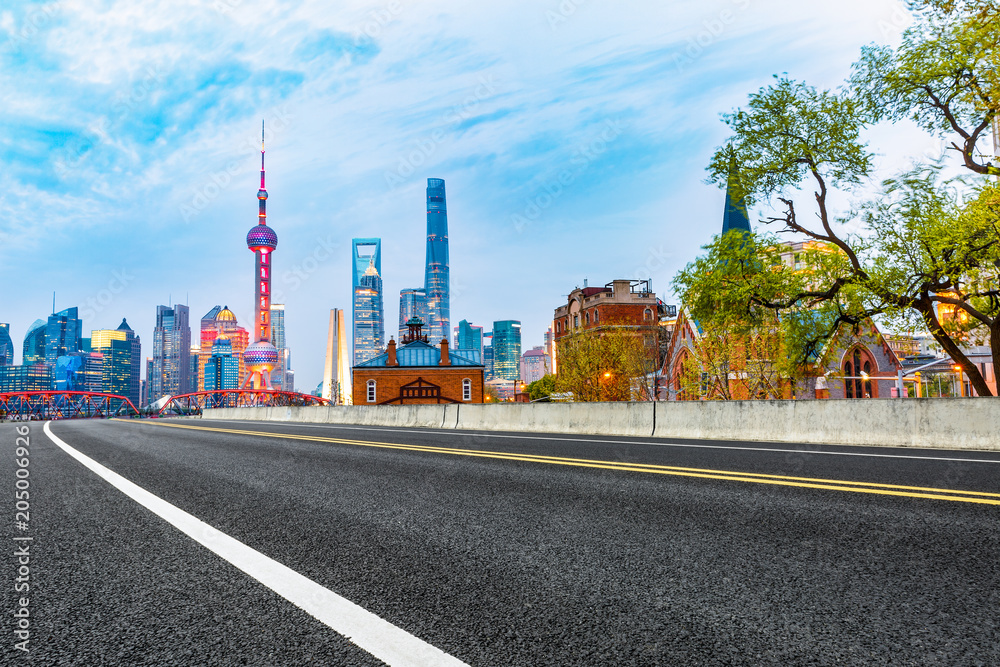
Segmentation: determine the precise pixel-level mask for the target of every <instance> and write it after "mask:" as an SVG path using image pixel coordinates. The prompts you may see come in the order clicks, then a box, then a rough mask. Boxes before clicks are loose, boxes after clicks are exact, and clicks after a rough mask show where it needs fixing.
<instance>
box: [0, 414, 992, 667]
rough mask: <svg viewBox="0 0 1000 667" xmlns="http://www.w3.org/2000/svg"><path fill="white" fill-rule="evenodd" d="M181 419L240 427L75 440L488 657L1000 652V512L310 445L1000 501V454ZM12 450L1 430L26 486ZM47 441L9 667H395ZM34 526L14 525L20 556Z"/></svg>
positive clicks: (773, 659) (695, 658)
mask: <svg viewBox="0 0 1000 667" xmlns="http://www.w3.org/2000/svg"><path fill="white" fill-rule="evenodd" d="M171 423H173V424H183V425H189V426H197V427H211V428H217V429H222V431H205V430H192V429H182V428H175V427H169V426H162V425H156V424H153V423H148V422H147V423H138V422H107V421H78V422H55V423H53V424H52V429H53V432H54V433H55V434H56V435H58V436H59V437H61V438H62V439H64V440H65V441H66V442H67V443H68V444H70V445H72V446H73V447H75V448H76V449H78V450H80V451H81V452H83V453H84V454H86V455H88V456H90V457H92V458H94V459H95V460H97V461H98V462H100V463H102V464H103V465H105V466H107V467H109V468H110V469H111V470H114V471H115V472H117V473H119V474H121V475H123V476H124V477H126V478H127V479H129V480H131V481H133V482H135V483H136V484H138V485H140V486H142V487H143V488H145V489H146V490H148V491H150V492H151V493H153V494H155V495H157V496H159V497H161V498H163V499H165V500H167V501H169V502H170V503H173V504H174V505H176V506H178V507H179V508H181V509H183V510H185V511H187V512H190V513H191V514H193V515H195V516H197V517H198V518H200V519H202V520H204V521H205V522H207V523H209V524H210V525H212V526H214V527H215V528H217V529H218V530H220V531H222V532H224V533H227V534H229V535H230V536H232V537H234V538H236V539H238V540H240V541H242V542H243V543H245V544H247V545H249V546H250V547H252V548H254V549H256V550H258V551H260V552H262V553H264V554H266V555H267V556H269V557H271V558H274V559H275V560H277V561H279V562H280V563H283V564H284V565H287V566H288V567H290V568H292V569H294V570H296V571H297V572H299V573H301V574H303V575H305V576H307V577H309V578H310V579H312V580H314V581H316V582H317V583H320V584H321V585H323V586H325V587H327V588H329V589H330V590H332V591H334V592H336V593H338V594H340V595H342V596H344V597H346V598H347V599H349V600H352V601H353V602H355V603H357V604H359V605H361V606H362V607H364V608H365V609H367V610H369V611H371V612H373V613H375V614H377V615H378V616H380V617H381V618H383V619H385V620H387V621H389V622H391V623H393V624H395V625H397V626H399V627H401V628H403V629H405V630H406V631H408V632H410V633H412V634H414V635H416V636H417V637H419V638H421V639H423V640H424V641H427V642H429V643H430V644H432V645H434V646H436V647H438V648H440V649H442V650H443V651H446V652H447V653H450V654H451V655H453V656H455V657H457V658H459V659H461V660H463V661H465V662H467V663H469V664H472V665H762V664H766V665H835V664H840V665H843V664H856V665H880V664H892V665H911V664H912V665H949V666H950V665H996V664H1000V632H998V619H997V611H998V610H1000V567H998V565H997V558H998V555H1000V530H998V528H1000V520H998V517H1000V505H984V504H972V503H968V502H952V501H945V500H932V499H926V498H919V497H911V496H886V495H876V494H872V493H854V492H847V491H839V490H829V489H814V488H804V487H801V486H783V485H766V484H756V483H748V482H742V481H731V480H725V479H704V478H699V477H680V476H671V475H663V474H654V473H651V472H630V471H623V470H608V469H601V468H586V467H577V466H575V465H555V464H552V463H544V462H537V461H530V460H502V459H493V458H478V457H473V456H467V455H457V454H454V453H443V452H440V451H413V450H399V449H389V448H383V447H372V446H359V445H352V444H344V443H338V442H328V441H315V440H310V439H309V438H327V439H344V440H360V441H365V442H369V443H400V444H407V445H414V446H420V447H424V448H426V449H430V448H442V447H444V448H453V449H462V450H477V451H483V452H497V453H513V454H517V455H520V456H523V457H526V456H530V455H542V456H550V457H572V458H574V459H588V460H604V461H609V462H611V463H612V464H615V465H618V464H621V463H638V464H650V465H660V466H678V467H684V468H697V469H701V470H721V471H737V472H741V473H757V474H764V475H785V476H793V477H797V478H821V479H832V480H841V481H854V482H864V483H876V484H892V485H905V486H914V487H935V488H944V489H961V490H965V491H978V492H982V493H1000V463H997V462H991V461H1000V454H998V453H985V452H954V451H948V450H904V449H874V448H857V447H815V446H804V445H803V446H795V445H787V444H782V445H767V444H759V443H704V442H678V441H671V443H673V444H666V443H664V442H658V441H655V440H653V439H648V438H647V439H635V438H631V439H630V438H602V437H589V436H584V437H570V436H533V435H526V434H521V435H518V434H506V435H505V434H477V433H467V432H455V431H433V430H420V429H377V428H364V427H360V428H359V427H335V426H322V427H319V426H313V425H293V424H261V423H250V422H209V421H203V420H190V421H175V422H171ZM226 430H244V431H252V432H255V433H271V434H289V435H293V436H298V437H297V438H293V439H286V438H281V437H267V436H265V435H247V434H234V433H227V432H224V431H226ZM499 435H505V437H496V436H499ZM507 436H509V437H507ZM302 438H306V439H302ZM14 441H15V433H14V427H13V425H0V442H2V443H3V451H5V452H7V454H6V455H4V456H3V457H0V485H5V486H7V487H8V488H9V489H11V490H13V487H14V481H15V468H16V465H15V463H14V462H13V450H14ZM31 441H32V453H31V463H30V470H31V477H30V479H31V483H32V487H31V489H32V495H31V503H32V514H31V524H30V531H28V533H27V534H30V535H31V536H32V537H33V538H34V541H33V542H32V547H31V548H32V586H33V589H32V593H33V595H34V596H35V597H33V598H32V600H31V614H32V637H31V653H30V654H28V657H27V658H26V657H25V656H23V655H22V654H20V652H18V651H16V650H14V649H13V644H14V641H15V640H14V639H13V635H12V632H5V633H4V634H5V636H6V637H8V640H7V643H6V645H5V646H3V647H2V651H3V652H2V653H0V655H4V656H6V657H7V658H6V659H5V660H0V663H2V664H12V665H13V664H39V665H49V664H67V665H71V664H72V665H99V664H108V665H145V664H148V665H161V664H164V665H170V664H178V665H188V664H190V665H229V664H233V665H244V664H246V665H299V664H324V665H325V664H330V665H370V664H380V663H379V662H378V661H377V660H374V659H373V658H371V657H370V656H369V655H368V654H367V653H365V652H364V651H362V650H361V649H358V648H357V647H355V646H353V645H352V644H350V643H349V642H348V641H347V640H345V639H344V638H342V637H341V636H340V635H338V634H336V633H334V632H333V631H331V630H330V629H329V628H327V627H326V626H325V625H323V624H322V623H320V622H319V621H317V620H315V619H314V618H312V617H311V616H309V615H308V614H306V613H305V612H303V611H301V610H300V609H298V608H297V607H295V606H293V605H292V604H291V603H289V602H287V601H286V600H284V599H283V598H281V597H279V596H278V595H276V594H275V593H273V592H271V591H270V590H268V589H267V588H265V587H264V586H263V585H261V584H260V583H258V582H257V581H254V580H253V579H251V578H250V577H249V576H247V575H245V574H244V573H242V572H240V571H238V570H237V569H235V568H234V567H232V566H231V565H229V564H228V563H226V562H224V561H223V560H222V559H220V558H218V557H217V556H215V555H214V554H212V553H211V552H209V551H207V550H206V549H204V548H203V547H201V546H199V545H197V544H196V543H194V542H193V541H192V540H190V539H189V538H187V537H186V536H184V535H182V534H181V533H179V532H178V531H177V530H176V529H174V528H173V527H171V526H169V525H168V524H166V523H165V522H164V521H162V520H161V519H159V518H158V517H156V516H154V515H153V514H151V513H150V512H149V511H148V510H146V509H144V508H143V507H141V506H139V505H138V504H137V503H135V502H134V501H132V500H130V499H129V498H127V497H125V496H124V495H123V494H122V493H120V492H119V491H117V490H116V489H114V488H113V487H111V486H110V485H109V484H107V483H106V482H105V481H103V480H101V479H100V478H98V477H97V476H96V475H94V474H93V473H92V472H90V471H89V470H87V469H85V468H84V467H83V466H82V465H80V464H79V463H78V462H76V461H75V460H73V459H71V458H70V457H69V456H68V455H66V454H65V453H64V452H62V451H61V450H58V449H57V448H56V447H55V446H54V445H52V443H51V442H50V441H49V440H48V439H47V438H46V437H45V435H44V434H43V433H42V428H41V424H38V423H36V424H33V425H32V432H31ZM769 450H778V451H769ZM845 454H846V455H845ZM792 483H795V482H792ZM913 493H914V494H915V495H919V492H913ZM2 495H3V496H5V497H8V498H12V496H13V494H12V491H11V492H9V493H4V494H2ZM969 497H972V496H969ZM993 500H1000V498H994V499H993ZM14 510H15V508H14V505H13V501H10V502H9V507H8V509H7V510H6V511H7V512H8V514H10V515H11V516H10V518H9V519H8V525H9V526H12V520H13V515H14ZM18 534H19V533H18V532H17V530H16V529H14V528H13V527H11V528H8V538H7V539H8V545H10V544H13V542H12V541H11V540H12V538H13V537H14V536H16V535H18ZM7 561H8V562H7V565H6V566H5V570H4V571H5V572H7V573H8V574H7V575H5V576H6V577H7V578H8V580H10V581H13V578H14V576H15V574H16V563H15V562H14V559H13V558H8V559H7ZM5 588H6V589H8V591H10V588H11V587H10V585H6V584H5ZM15 597H16V596H15V594H14V593H13V592H8V593H7V594H6V595H5V599H4V604H5V608H8V609H13V608H14V606H15V604H16V602H15ZM4 618H5V622H6V623H7V624H8V626H9V624H10V619H11V618H12V616H11V613H5V614H4ZM6 629H7V626H5V630H6ZM12 629H13V628H11V630H12Z"/></svg>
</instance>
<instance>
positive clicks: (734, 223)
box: [722, 153, 750, 235]
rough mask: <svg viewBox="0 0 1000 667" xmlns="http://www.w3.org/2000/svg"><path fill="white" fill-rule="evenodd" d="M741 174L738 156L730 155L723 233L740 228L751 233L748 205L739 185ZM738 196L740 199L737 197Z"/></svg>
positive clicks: (746, 232)
mask: <svg viewBox="0 0 1000 667" xmlns="http://www.w3.org/2000/svg"><path fill="white" fill-rule="evenodd" d="M739 183H740V175H739V169H738V168H737V167H736V156H735V155H733V154H732V153H730V156H729V179H728V181H727V183H726V211H725V213H724V214H723V215H722V233H723V235H725V233H726V232H730V231H733V230H734V229H738V230H740V231H741V232H744V233H745V234H749V233H750V216H749V215H747V205H746V202H745V201H744V199H743V193H742V192H741V191H740V187H739ZM737 196H738V199H737V198H736V197H737Z"/></svg>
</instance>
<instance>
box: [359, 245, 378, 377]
mask: <svg viewBox="0 0 1000 667" xmlns="http://www.w3.org/2000/svg"><path fill="white" fill-rule="evenodd" d="M351 246H352V252H353V257H354V259H353V262H352V267H351V268H352V273H353V276H352V285H353V287H354V365H355V366H356V365H358V364H360V363H362V362H364V361H368V360H369V359H371V358H372V357H377V356H378V355H380V354H382V352H383V350H384V348H385V310H384V308H383V304H382V239H354V240H353V241H352V242H351Z"/></svg>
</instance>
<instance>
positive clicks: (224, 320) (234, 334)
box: [198, 306, 250, 391]
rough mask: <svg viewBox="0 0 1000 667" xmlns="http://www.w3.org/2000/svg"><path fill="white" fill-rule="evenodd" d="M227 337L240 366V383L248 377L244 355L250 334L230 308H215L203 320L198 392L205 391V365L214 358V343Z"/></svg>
mask: <svg viewBox="0 0 1000 667" xmlns="http://www.w3.org/2000/svg"><path fill="white" fill-rule="evenodd" d="M220 336H225V337H226V338H228V339H229V341H230V343H231V344H232V346H233V356H234V357H235V358H236V361H237V364H238V366H239V377H240V382H242V381H243V379H244V378H245V377H246V365H245V364H244V363H243V353H244V352H245V351H246V349H247V346H248V345H249V344H250V332H248V331H247V330H246V329H244V328H243V327H241V326H240V324H239V322H238V321H237V319H236V314H235V313H234V312H233V311H231V310H229V306H214V307H213V308H212V309H211V310H210V311H208V312H207V313H205V316H204V317H202V318H201V333H200V340H199V349H198V391H205V364H207V363H208V360H209V357H211V356H212V343H213V342H215V339H216V338H219V337H220Z"/></svg>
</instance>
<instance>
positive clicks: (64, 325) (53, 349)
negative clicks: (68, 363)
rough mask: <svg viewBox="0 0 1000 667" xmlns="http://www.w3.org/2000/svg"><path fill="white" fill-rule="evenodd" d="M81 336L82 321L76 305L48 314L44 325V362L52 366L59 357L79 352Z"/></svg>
mask: <svg viewBox="0 0 1000 667" xmlns="http://www.w3.org/2000/svg"><path fill="white" fill-rule="evenodd" d="M82 338H83V322H82V321H80V314H79V311H78V310H77V309H76V307H73V308H67V309H66V310H61V311H59V312H58V313H53V314H52V315H49V321H48V323H47V324H46V327H45V363H47V364H49V365H50V366H54V365H55V363H56V359H58V358H59V357H61V356H63V355H66V354H71V353H73V352H79V351H80V350H81V349H82V348H81V344H82V342H83V341H82Z"/></svg>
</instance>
